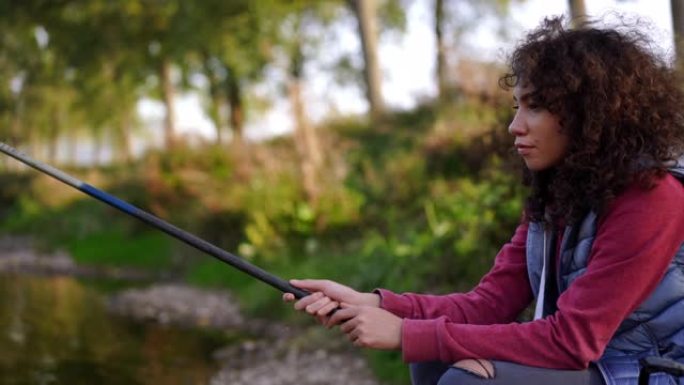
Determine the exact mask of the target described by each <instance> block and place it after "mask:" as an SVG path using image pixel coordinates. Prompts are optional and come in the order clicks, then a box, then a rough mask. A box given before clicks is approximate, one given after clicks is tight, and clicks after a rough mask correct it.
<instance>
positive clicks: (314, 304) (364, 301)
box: [283, 279, 380, 324]
mask: <svg viewBox="0 0 684 385" xmlns="http://www.w3.org/2000/svg"><path fill="white" fill-rule="evenodd" d="M290 283H291V284H292V285H293V286H296V287H298V288H301V289H304V290H307V291H309V292H311V294H310V295H308V296H306V297H304V298H301V299H300V300H299V301H297V302H295V304H294V308H295V310H300V311H305V312H307V313H309V314H311V315H312V316H314V317H316V318H317V319H318V321H319V322H321V323H322V324H328V321H329V317H328V315H330V313H331V312H332V311H333V310H335V309H337V308H338V307H339V306H340V303H342V302H344V303H347V304H351V305H357V306H360V305H364V306H369V307H375V308H377V307H379V306H380V296H379V295H378V294H374V293H361V292H358V291H356V290H354V289H352V288H350V287H348V286H345V285H342V284H339V283H337V282H334V281H330V280H320V279H303V280H298V279H293V280H290ZM294 300H295V296H294V295H293V294H292V293H285V294H283V301H285V302H292V301H294Z"/></svg>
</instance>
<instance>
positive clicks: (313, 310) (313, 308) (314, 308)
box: [306, 297, 331, 315]
mask: <svg viewBox="0 0 684 385" xmlns="http://www.w3.org/2000/svg"><path fill="white" fill-rule="evenodd" d="M330 302H331V300H330V298H328V297H323V298H321V299H319V300H317V301H316V302H314V303H312V304H310V305H309V306H307V307H306V312H307V313H309V314H312V315H317V314H318V310H320V309H321V308H322V307H323V306H325V305H327V304H329V303H330Z"/></svg>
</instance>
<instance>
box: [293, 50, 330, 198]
mask: <svg viewBox="0 0 684 385" xmlns="http://www.w3.org/2000/svg"><path fill="white" fill-rule="evenodd" d="M291 55H292V56H291V59H290V60H291V63H290V71H289V72H290V80H289V84H288V93H289V97H290V102H291V103H292V113H293V115H294V121H295V133H294V142H295V147H296V149H297V154H298V155H299V159H300V170H301V173H302V179H303V187H304V193H305V194H306V199H307V202H308V203H309V204H310V205H311V206H312V207H316V206H317V205H318V199H319V196H320V189H319V180H318V170H319V169H320V166H321V165H322V163H323V158H322V156H321V151H320V145H319V142H318V137H317V136H316V131H314V129H313V127H312V126H311V123H310V122H309V120H308V119H307V117H306V112H305V107H304V103H303V101H302V77H303V71H304V55H303V54H302V49H301V44H300V42H296V43H295V44H294V47H293V50H292V52H291Z"/></svg>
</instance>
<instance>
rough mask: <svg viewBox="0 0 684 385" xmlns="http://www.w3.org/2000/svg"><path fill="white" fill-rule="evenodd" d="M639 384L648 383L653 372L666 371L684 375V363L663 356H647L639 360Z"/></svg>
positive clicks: (645, 384)
mask: <svg viewBox="0 0 684 385" xmlns="http://www.w3.org/2000/svg"><path fill="white" fill-rule="evenodd" d="M639 364H641V371H640V372H639V385H648V380H649V378H650V377H651V374H653V373H661V372H665V373H667V374H670V375H673V376H675V377H684V364H682V363H679V362H677V361H674V360H670V359H667V358H662V357H646V358H643V359H641V360H640V361H639Z"/></svg>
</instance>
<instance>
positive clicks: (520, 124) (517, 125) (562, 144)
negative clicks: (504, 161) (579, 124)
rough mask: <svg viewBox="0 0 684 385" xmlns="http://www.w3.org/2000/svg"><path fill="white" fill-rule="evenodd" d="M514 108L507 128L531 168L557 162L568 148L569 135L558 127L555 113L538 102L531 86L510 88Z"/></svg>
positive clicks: (534, 168)
mask: <svg viewBox="0 0 684 385" xmlns="http://www.w3.org/2000/svg"><path fill="white" fill-rule="evenodd" d="M513 100H514V101H515V107H514V108H515V109H516V110H517V111H516V113H515V116H514V117H513V121H512V122H511V124H510V126H508V132H510V133H511V134H512V135H513V136H515V148H516V149H517V150H518V154H519V155H520V156H521V157H522V158H523V160H524V161H525V164H526V165H527V168H529V169H530V170H531V171H542V170H546V169H548V168H551V167H553V166H556V165H557V164H559V163H560V162H561V161H562V160H563V158H564V157H565V154H566V152H567V148H568V142H569V138H568V136H567V134H565V133H564V132H562V131H561V126H560V121H559V118H558V116H556V115H553V114H552V113H550V112H549V111H548V110H547V109H546V108H544V107H542V106H540V105H539V104H537V101H536V100H535V98H534V88H532V87H530V86H521V85H517V86H515V88H513Z"/></svg>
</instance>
